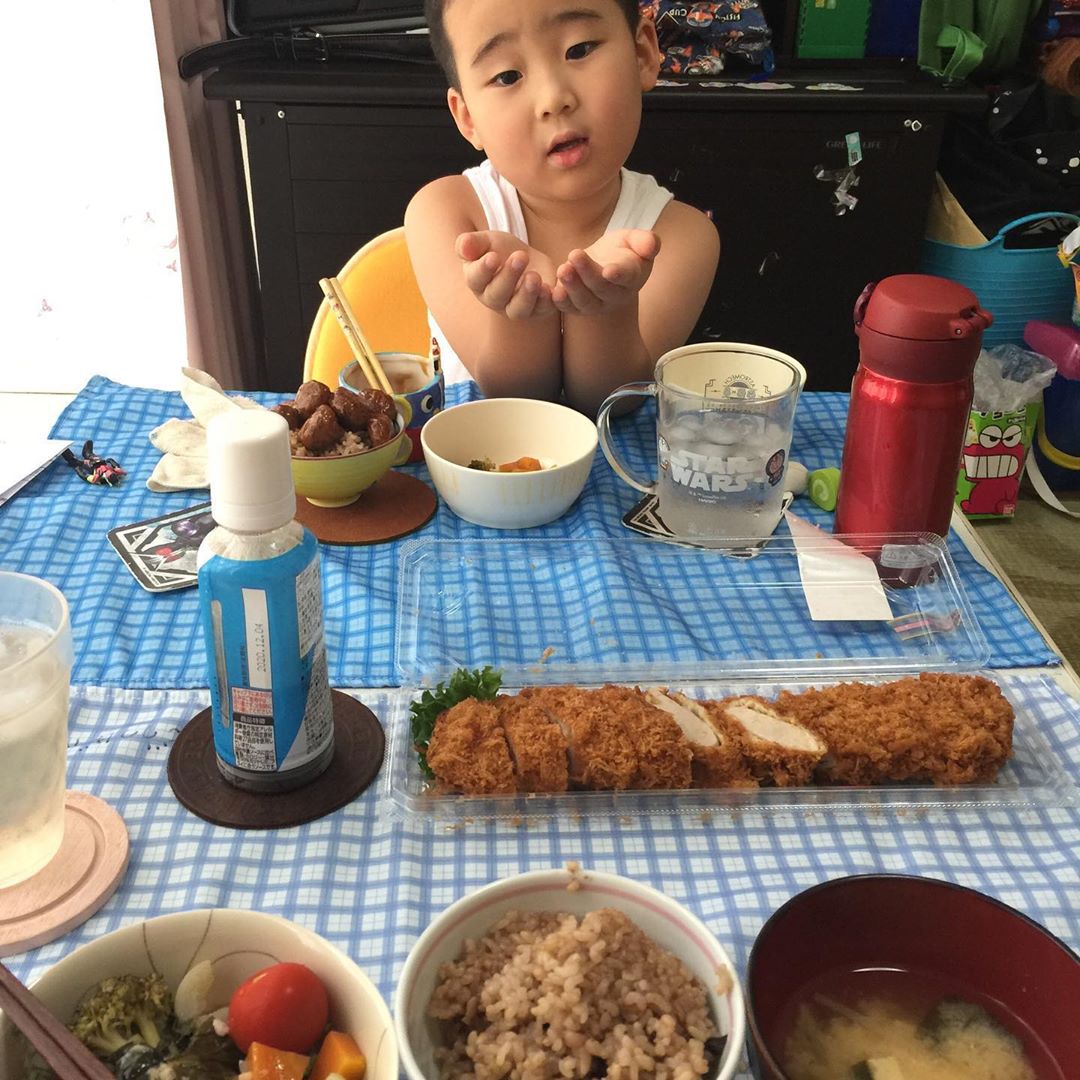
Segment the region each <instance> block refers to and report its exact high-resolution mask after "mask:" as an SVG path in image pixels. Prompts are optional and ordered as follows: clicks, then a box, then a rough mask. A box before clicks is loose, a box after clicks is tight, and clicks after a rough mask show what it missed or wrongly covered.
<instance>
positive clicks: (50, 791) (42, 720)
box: [0, 571, 72, 888]
mask: <svg viewBox="0 0 1080 1080" xmlns="http://www.w3.org/2000/svg"><path fill="white" fill-rule="evenodd" d="M71 664H72V649H71V626H70V622H69V619H68V605H67V601H66V600H65V599H64V596H63V593H61V592H60V590H59V589H57V588H56V587H55V586H53V585H50V584H49V583H48V582H47V581H42V580H41V579H40V578H35V577H30V576H29V575H27V574H14V573H8V572H5V571H0V888H7V887H8V886H11V885H17V884H18V883H19V882H21V881H25V880H26V879H27V878H29V877H32V876H33V875H34V874H36V873H37V872H38V871H39V870H41V869H42V868H43V867H44V866H45V865H46V863H48V862H49V860H50V859H52V857H53V856H54V855H55V854H56V853H57V851H58V850H59V849H60V842H61V841H62V840H63V838H64V792H65V789H66V773H67V726H68V724H67V722H68V691H69V687H70V682H71Z"/></svg>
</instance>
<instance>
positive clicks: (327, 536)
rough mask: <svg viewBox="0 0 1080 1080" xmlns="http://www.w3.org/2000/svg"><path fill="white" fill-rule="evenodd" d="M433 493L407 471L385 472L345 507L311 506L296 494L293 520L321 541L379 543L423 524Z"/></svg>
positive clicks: (432, 509) (433, 506)
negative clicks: (294, 517)
mask: <svg viewBox="0 0 1080 1080" xmlns="http://www.w3.org/2000/svg"><path fill="white" fill-rule="evenodd" d="M437 507H438V500H437V499H436V498H435V492H434V491H432V490H431V488H429V487H428V486H427V484H425V483H424V482H423V481H422V480H417V478H416V477H415V476H409V475H408V474H407V473H399V472H388V473H387V474H386V475H385V476H384V477H382V479H381V480H377V481H376V482H375V483H374V484H372V485H371V487H369V488H368V489H367V491H365V492H364V493H363V494H362V495H361V496H360V498H359V499H357V500H356V502H353V503H349V505H348V506H315V505H313V504H312V503H309V502H308V501H307V499H305V498H304V497H303V496H301V495H297V496H296V520H297V521H299V522H300V524H301V525H303V526H305V527H306V528H308V529H310V530H311V531H312V532H313V533H314V534H315V536H316V537H317V538H318V539H319V540H321V541H322V542H323V543H324V544H342V545H347V544H381V543H383V542H384V541H386V540H396V539H397V538H398V537H399V536H407V535H408V534H409V533H411V532H416V530H417V529H420V528H422V527H423V526H424V525H426V524H427V523H428V522H429V521H430V520H431V519H432V518H433V517H434V516H435V510H436V508H437Z"/></svg>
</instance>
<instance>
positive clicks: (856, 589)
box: [784, 510, 893, 622]
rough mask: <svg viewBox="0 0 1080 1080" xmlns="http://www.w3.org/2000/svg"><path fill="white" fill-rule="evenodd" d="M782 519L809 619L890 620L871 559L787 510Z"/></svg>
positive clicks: (879, 581) (889, 610) (887, 600)
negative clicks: (792, 544) (796, 561)
mask: <svg viewBox="0 0 1080 1080" xmlns="http://www.w3.org/2000/svg"><path fill="white" fill-rule="evenodd" d="M784 519H785V520H786V521H787V524H788V528H789V529H790V530H791V537H792V539H793V540H794V541H795V551H796V553H797V555H798V559H799V577H801V578H802V585H803V592H805V593H806V604H807V607H809V609H810V618H811V619H813V620H815V621H816V622H824V621H838V620H843V621H846V622H851V621H860V620H874V621H875V622H887V621H888V620H890V619H891V618H892V617H893V613H892V608H891V607H890V606H889V599H888V597H887V596H886V595H885V589H884V587H883V586H882V584H881V578H880V577H878V571H877V567H876V566H875V565H874V561H873V559H870V558H868V557H867V556H866V555H864V554H863V553H862V552H861V551H856V550H855V549H854V548H853V547H849V546H848V545H847V544H845V543H844V542H843V541H842V540H837V539H836V538H835V537H833V536H830V535H829V534H828V533H827V532H824V531H822V530H821V529H819V528H818V527H817V526H816V525H811V524H810V522H809V521H807V520H806V519H805V518H801V517H799V515H798V514H793V513H792V512H791V511H790V510H786V511H785V512H784Z"/></svg>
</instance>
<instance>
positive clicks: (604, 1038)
mask: <svg viewBox="0 0 1080 1080" xmlns="http://www.w3.org/2000/svg"><path fill="white" fill-rule="evenodd" d="M394 1013H395V1026H396V1029H397V1037H398V1043H399V1050H400V1054H401V1061H402V1065H403V1067H404V1070H405V1074H406V1075H407V1076H408V1077H409V1080H464V1078H466V1077H468V1078H476V1080H479V1078H492V1080H495V1078H506V1080H548V1078H550V1077H566V1078H567V1080H571V1078H574V1077H581V1078H586V1077H611V1078H613V1080H631V1078H636V1077H638V1076H641V1077H648V1078H649V1080H695V1078H697V1077H705V1078H707V1080H729V1078H730V1077H732V1076H733V1075H734V1074H735V1072H736V1070H737V1069H738V1067H739V1060H740V1058H741V1056H742V1052H743V1039H744V1033H745V1019H744V1012H743V995H742V989H741V987H740V984H739V980H738V977H737V976H736V974H735V968H734V966H733V964H732V963H731V960H730V959H729V957H728V955H727V953H726V952H725V951H724V948H723V946H721V945H720V943H719V942H718V941H717V940H716V938H715V937H713V935H712V933H711V932H710V931H709V929H708V928H707V927H706V926H705V924H704V923H702V922H701V920H700V919H698V918H697V917H696V916H694V915H692V914H691V913H690V912H689V911H687V910H686V909H685V908H683V907H682V906H681V905H679V904H677V903H676V902H675V901H673V900H671V899H669V898H668V897H666V896H665V895H664V894H663V893H661V892H658V891H657V890H656V889H653V888H651V887H650V886H648V885H642V884H640V883H639V882H636V881H632V880H630V879H629V878H624V877H619V876H617V875H614V874H605V873H594V872H592V871H582V870H580V868H578V867H577V866H576V864H573V863H571V864H570V865H569V866H568V867H567V869H565V870H538V871H533V872H530V873H525V874H519V875H516V876H515V877H511V878H507V879H505V880H503V881H496V882H492V883H491V884H490V885H486V886H484V887H483V888H481V889H479V890H477V891H476V892H474V893H472V894H470V895H469V896H466V897H463V898H462V899H461V900H458V901H457V902H456V903H454V904H451V905H450V907H448V908H447V909H446V910H445V911H444V912H443V913H442V914H441V915H439V916H437V917H436V918H435V919H434V920H433V921H432V923H431V925H430V926H429V927H428V928H427V930H425V931H424V933H423V934H422V935H421V936H420V938H419V940H418V941H417V942H416V944H415V945H414V946H413V948H412V950H411V952H410V953H409V956H408V959H407V960H406V961H405V966H404V968H403V970H402V973H401V978H400V980H399V982H398V987H397V993H396V996H395V1001H394Z"/></svg>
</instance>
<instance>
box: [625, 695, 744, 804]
mask: <svg viewBox="0 0 1080 1080" xmlns="http://www.w3.org/2000/svg"><path fill="white" fill-rule="evenodd" d="M645 696H646V697H647V698H648V699H649V701H650V702H651V703H652V704H653V705H655V706H656V707H657V708H658V709H664V710H665V711H666V712H669V713H671V715H672V716H673V717H674V719H675V722H676V723H677V724H678V725H679V727H680V728H682V732H683V734H684V735H685V736H686V738H687V741H688V742H689V743H690V749H691V752H692V753H693V755H694V757H693V761H692V762H691V770H692V773H693V781H694V787H699V788H711V787H755V786H757V780H755V779H754V777H753V776H751V774H750V769H749V768H748V766H747V764H746V761H745V759H744V758H743V752H742V744H741V743H740V741H739V740H738V739H737V738H735V737H734V736H733V735H732V734H731V733H730V732H728V731H726V730H721V729H720V728H718V727H716V726H715V725H714V724H713V723H712V721H711V720H710V719H709V714H708V711H707V710H706V708H705V706H704V705H703V704H702V703H701V702H700V701H696V700H695V699H694V698H692V697H687V695H686V694H682V693H679V692H678V691H677V690H668V691H666V692H665V691H662V690H647V691H646V692H645Z"/></svg>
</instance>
